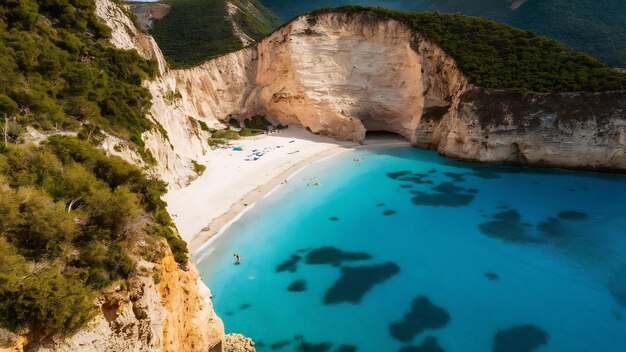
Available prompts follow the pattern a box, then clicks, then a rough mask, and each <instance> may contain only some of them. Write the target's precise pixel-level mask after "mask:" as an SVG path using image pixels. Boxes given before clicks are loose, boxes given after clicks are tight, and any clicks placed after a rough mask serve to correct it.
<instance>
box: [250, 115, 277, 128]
mask: <svg viewBox="0 0 626 352" xmlns="http://www.w3.org/2000/svg"><path fill="white" fill-rule="evenodd" d="M243 124H244V125H245V126H246V127H247V128H251V129H257V130H265V129H267V128H268V127H270V126H272V123H271V122H269V121H268V120H267V119H266V118H265V116H263V115H254V116H252V118H249V119H245V120H244V121H243Z"/></svg>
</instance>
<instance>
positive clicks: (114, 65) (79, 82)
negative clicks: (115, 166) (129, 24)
mask: <svg viewBox="0 0 626 352" xmlns="http://www.w3.org/2000/svg"><path fill="white" fill-rule="evenodd" d="M94 11H95V2H94V1H92V0H50V1H43V0H20V1H17V0H9V1H7V2H4V3H3V5H2V7H0V72H2V75H0V108H1V110H2V111H7V114H8V113H10V115H18V116H17V122H18V123H19V124H21V125H31V126H34V127H35V128H41V129H44V130H49V129H66V130H67V129H70V130H78V129H79V127H80V125H81V124H84V123H87V122H89V123H91V124H93V125H95V126H98V127H99V128H101V129H103V130H107V131H109V132H112V133H115V134H118V135H119V136H121V137H126V138H128V139H130V140H131V141H133V142H135V143H137V141H140V137H139V136H140V134H141V133H142V132H144V131H146V130H148V129H149V128H151V127H152V124H151V123H150V122H149V121H148V120H147V119H146V118H144V115H145V112H146V111H147V109H148V108H149V106H150V95H149V92H148V90H147V89H145V88H143V87H141V85H140V83H141V81H142V80H144V79H146V78H148V77H152V76H154V74H155V73H156V72H157V66H156V63H155V62H149V61H146V60H144V59H143V58H141V57H140V56H139V55H138V54H137V52H136V51H134V50H119V49H116V48H114V47H113V46H112V45H111V44H109V43H108V38H109V36H110V29H109V28H108V27H106V26H105V25H104V24H102V23H101V22H99V21H98V19H97V18H96V16H95V13H94ZM138 145H139V146H140V147H141V148H143V145H142V144H141V143H138Z"/></svg>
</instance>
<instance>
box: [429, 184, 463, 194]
mask: <svg viewBox="0 0 626 352" xmlns="http://www.w3.org/2000/svg"><path fill="white" fill-rule="evenodd" d="M432 190H433V191H437V192H440V193H456V192H459V191H464V190H465V188H463V187H458V186H455V185H454V183H452V182H443V183H440V184H438V185H437V186H435V187H433V188H432Z"/></svg>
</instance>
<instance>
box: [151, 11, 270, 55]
mask: <svg viewBox="0 0 626 352" xmlns="http://www.w3.org/2000/svg"><path fill="white" fill-rule="evenodd" d="M164 2H165V3H167V4H169V5H171V6H172V7H171V10H170V12H169V14H168V15H167V16H165V17H164V18H162V19H160V20H158V21H156V23H155V25H154V28H153V29H152V30H151V31H150V34H152V35H153V36H154V38H155V40H156V41H157V43H158V44H159V47H160V48H161V50H162V51H163V55H164V56H165V58H166V59H167V61H168V62H169V63H170V65H172V66H174V67H185V66H191V65H194V64H197V63H200V62H202V61H205V60H207V59H209V58H212V57H215V56H218V55H222V54H225V53H228V52H231V51H235V50H238V49H241V48H242V47H243V44H242V42H241V39H239V37H237V35H236V34H235V32H234V29H233V25H236V26H237V28H238V29H239V31H240V32H242V33H243V34H244V35H245V36H247V37H249V38H250V39H252V40H258V39H260V38H262V37H263V36H265V35H266V34H268V33H270V32H271V31H272V30H273V29H274V28H275V27H276V26H277V25H278V19H277V18H276V16H274V15H273V14H272V13H271V12H270V11H269V10H268V9H266V8H265V7H263V5H261V4H260V3H259V2H258V1H257V0H229V1H226V0H166V1H164ZM229 4H230V6H231V7H230V9H229ZM229 11H230V12H231V13H229Z"/></svg>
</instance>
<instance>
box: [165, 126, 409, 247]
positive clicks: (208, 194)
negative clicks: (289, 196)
mask: <svg viewBox="0 0 626 352" xmlns="http://www.w3.org/2000/svg"><path fill="white" fill-rule="evenodd" d="M372 142H373V143H371V144H372V145H381V144H384V145H388V144H390V141H389V140H388V139H387V140H383V141H380V140H377V141H372ZM231 144H232V145H231V147H230V148H225V149H215V150H212V151H210V152H209V153H207V155H206V156H205V157H204V158H203V159H201V160H199V162H200V163H201V164H203V165H206V167H207V169H206V171H205V172H204V174H203V175H202V176H200V177H198V179H196V180H195V181H193V182H192V183H191V184H190V185H189V186H187V187H185V188H182V189H178V190H171V191H170V192H168V193H167V194H166V195H165V197H164V200H165V201H166V202H167V203H168V210H169V212H170V214H172V217H173V219H174V222H175V223H176V226H177V227H178V230H179V232H180V234H181V236H182V238H183V239H184V240H185V241H186V242H187V243H188V245H189V250H190V252H191V253H194V252H195V251H196V250H197V249H198V248H199V247H200V246H201V245H202V244H203V243H205V242H206V241H207V240H208V239H210V238H211V237H212V236H214V235H215V234H217V233H218V232H219V231H220V230H221V229H222V227H224V226H225V225H227V224H228V223H229V222H230V221H232V220H233V219H234V218H235V217H236V216H237V215H238V214H240V213H241V212H242V211H244V210H245V209H246V207H248V206H250V205H252V204H254V203H255V202H256V201H258V200H259V199H261V198H262V197H263V196H265V195H266V194H267V193H269V192H270V191H271V190H272V189H274V188H275V187H277V186H278V185H280V183H281V182H283V181H284V180H285V179H287V178H288V177H289V176H290V175H291V174H292V173H294V172H296V171H297V170H299V169H300V168H302V167H304V166H306V165H308V164H311V163H314V162H315V161H318V160H320V159H323V158H326V157H329V156H332V155H335V154H337V153H340V152H342V151H350V150H353V149H355V148H358V147H360V146H359V145H358V144H356V143H353V142H338V141H335V140H333V139H331V138H328V137H323V136H317V135H314V134H312V133H309V132H307V131H305V130H303V129H299V128H296V127H293V126H292V127H290V128H288V129H286V130H281V131H280V133H277V134H271V135H261V136H256V137H248V138H242V139H240V140H236V141H232V143H231ZM391 144H407V143H406V142H399V141H391ZM407 145H408V144H407ZM235 146H239V147H241V148H242V149H243V150H242V151H236V150H233V147H235ZM253 151H256V153H257V154H254V153H253ZM261 154H262V155H261ZM259 155H260V156H259ZM255 157H256V158H257V160H254V158H255ZM246 159H248V160H246Z"/></svg>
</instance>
